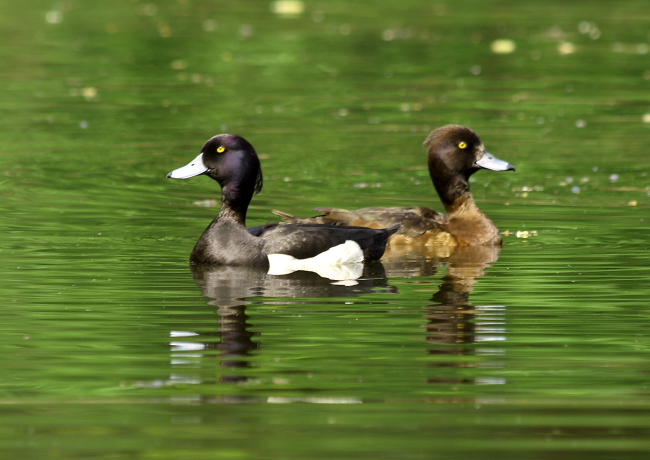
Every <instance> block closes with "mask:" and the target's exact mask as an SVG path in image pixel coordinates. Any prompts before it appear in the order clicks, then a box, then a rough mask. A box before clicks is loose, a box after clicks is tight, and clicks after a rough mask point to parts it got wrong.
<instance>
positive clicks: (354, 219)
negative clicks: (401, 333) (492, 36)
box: [274, 125, 515, 247]
mask: <svg viewBox="0 0 650 460" xmlns="http://www.w3.org/2000/svg"><path fill="white" fill-rule="evenodd" d="M424 145H425V146H427V147H428V148H429V174H430V176H431V180H432V181H433V186H434V187H435V189H436V191H437V192H438V195H439V196H440V200H441V201H442V204H443V205H444V206H445V210H446V211H447V214H446V215H445V214H442V213H439V212H436V211H434V210H432V209H429V208H425V207H406V206H401V207H392V208H381V207H372V208H363V209H358V210H356V211H348V210H346V209H335V208H317V209H315V210H316V211H319V212H321V213H322V214H321V215H320V216H317V217H312V218H307V219H300V218H297V217H294V216H292V215H290V214H286V213H283V212H280V211H274V212H275V213H276V214H277V215H279V216H280V217H281V218H282V219H283V220H285V221H288V222H317V223H324V224H334V225H358V226H363V227H370V228H384V227H388V226H390V225H394V224H397V223H400V224H402V227H401V229H400V230H399V231H398V232H397V234H396V235H395V236H393V237H391V239H390V241H389V245H390V246H394V245H401V244H407V245H415V244H422V245H426V246H434V245H436V246H438V245H446V246H450V247H456V246H475V245H499V244H501V234H500V233H499V229H498V228H497V226H496V225H494V223H493V222H492V221H491V220H490V219H489V218H488V217H487V216H486V215H485V214H484V213H483V212H482V211H481V210H480V209H479V208H478V206H477V205H476V202H475V201H474V197H473V196H472V194H471V192H470V189H469V182H468V180H469V178H470V176H471V175H472V174H474V173H475V172H476V171H478V170H479V169H490V170H492V171H514V170H515V167H514V166H513V165H511V164H510V163H507V162H505V161H502V160H499V159H497V158H495V157H494V156H492V155H491V154H490V153H488V152H487V151H486V150H485V147H484V146H483V143H482V142H481V140H480V139H479V137H478V136H477V135H476V133H475V132H474V131H472V130H471V129H469V128H466V127H464V126H458V125H447V126H443V127H441V128H438V129H436V130H435V131H433V132H432V133H431V134H430V135H429V137H427V139H426V141H425V142H424Z"/></svg>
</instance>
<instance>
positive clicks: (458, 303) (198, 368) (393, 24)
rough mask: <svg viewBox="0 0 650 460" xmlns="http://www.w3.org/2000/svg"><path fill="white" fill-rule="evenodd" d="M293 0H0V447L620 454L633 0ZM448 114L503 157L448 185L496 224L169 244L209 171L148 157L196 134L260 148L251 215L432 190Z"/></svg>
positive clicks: (635, 82)
mask: <svg viewBox="0 0 650 460" xmlns="http://www.w3.org/2000/svg"><path fill="white" fill-rule="evenodd" d="M301 5H302V6H303V7H304V10H303V11H302V13H299V14H297V15H294V16H290V15H289V16H287V15H282V14H279V13H277V12H274V11H273V9H272V7H271V4H270V2H267V1H257V0H256V1H248V2H228V1H224V2H210V1H198V0H197V1H195V0H178V1H176V0H174V1H172V0H168V1H158V2H144V1H118V2H113V3H111V5H110V6H106V5H103V4H99V3H98V4H96V5H86V4H85V3H84V2H74V1H69V2H60V3H56V4H53V3H51V2H44V1H37V0H30V1H29V2H27V4H25V3H24V2H23V3H21V4H20V5H19V4H18V3H15V2H9V1H0V6H1V7H2V8H0V11H2V13H1V14H0V34H1V37H2V43H3V45H2V46H1V47H0V62H1V64H0V78H1V79H2V82H3V85H0V108H2V110H3V113H4V115H5V116H3V117H2V119H1V120H0V141H1V142H0V145H1V147H0V153H1V156H0V158H1V161H2V163H1V165H2V174H3V179H2V180H1V181H0V191H1V192H2V197H3V199H2V201H1V202H0V210H1V211H2V216H3V217H2V219H0V229H1V231H2V235H3V236H2V241H1V242H0V255H1V256H2V257H0V279H2V281H1V282H0V289H1V292H2V298H3V299H4V308H3V309H2V310H1V312H0V318H1V320H0V324H1V326H0V330H1V331H2V333H1V334H0V344H1V346H2V351H3V353H2V354H1V356H2V358H0V366H1V368H2V369H3V371H2V373H1V375H0V405H1V406H0V407H1V408H0V450H1V451H2V452H3V453H4V455H5V456H6V457H7V458H19V457H21V458H38V459H44V458H104V457H106V458H114V457H120V458H151V457H154V458H169V459H174V458H178V459H181V458H182V459H186V458H190V457H192V458H251V459H259V458H323V459H325V458H355V459H362V458H461V457H462V458H466V457H467V456H468V455H471V456H480V457H481V458H488V459H489V458H494V459H503V458H518V459H521V458H546V457H548V456H553V458H559V459H564V458H566V459H569V458H570V459H576V458H590V459H614V458H616V459H621V458H630V459H631V458H639V459H642V458H647V455H648V452H649V451H650V442H649V441H648V439H650V437H649V431H650V423H649V422H648V420H650V417H649V415H650V390H649V389H648V385H649V384H650V378H649V376H648V351H649V348H650V339H648V336H649V335H648V324H650V314H649V313H648V310H647V299H648V296H649V294H650V291H649V289H648V287H647V285H648V283H647V280H648V275H649V273H648V272H649V269H648V265H649V264H648V255H647V254H648V243H647V235H648V207H649V205H650V197H649V193H650V183H649V182H648V176H647V174H648V169H649V163H648V160H647V154H646V148H645V146H646V144H647V134H648V129H649V128H650V124H649V123H648V121H650V99H649V97H648V94H650V93H649V92H648V85H650V67H649V66H648V52H649V46H650V44H649V43H648V40H649V36H648V28H647V24H648V19H649V18H648V17H647V16H648V14H647V12H646V10H647V5H646V4H645V3H644V2H640V1H636V0H625V1H619V2H615V3H612V2H605V1H596V2H591V3H590V4H589V5H588V6H586V5H582V4H580V5H578V4H576V5H571V4H567V2H551V3H545V4H544V5H540V4H538V3H534V2H523V3H522V2H510V1H505V0H503V1H497V2H490V3H489V4H487V3H485V2H479V1H472V0H464V1H462V2H436V3H430V2H420V1H407V2H401V3H400V4H399V5H396V4H395V3H394V2H388V1H378V2H374V3H373V5H372V7H369V6H368V5H367V4H365V3H360V2H326V3H319V2H304V3H302V4H301ZM276 9H277V7H276ZM498 40H506V41H505V42H503V41H501V42H498ZM513 44H514V50H512V45H513ZM509 49H510V50H512V51H511V52H504V51H508V50H509ZM495 50H496V51H497V52H495ZM447 123H460V124H465V125H468V126H470V127H472V128H473V129H475V130H476V131H477V132H478V133H479V135H480V136H481V138H482V140H483V141H484V143H485V145H486V147H487V148H488V149H489V150H490V151H491V152H492V153H493V154H495V155H496V156H498V157H499V158H502V159H504V160H507V161H509V162H511V163H513V164H515V165H516V166H517V171H516V172H515V173H500V174H499V173H491V172H489V171H481V172H479V173H477V174H476V175H475V176H474V178H473V182H472V184H471V185H472V190H473V192H474V195H475V197H476V199H477V202H478V203H479V205H480V206H481V208H482V209H483V210H484V211H485V212H486V213H487V214H488V215H490V216H491V217H492V218H493V220H494V221H495V222H496V223H497V225H498V226H499V228H500V229H501V230H502V231H504V232H505V235H504V246H503V248H502V250H501V251H479V250H476V251H468V252H464V253H457V254H454V255H452V256H451V257H450V258H440V257H430V256H431V255H429V257H425V256H423V255H422V254H388V255H387V257H386V258H385V260H384V261H383V263H382V264H378V265H374V266H372V267H368V268H367V269H366V272H364V275H363V276H362V278H361V279H360V280H359V283H358V284H356V285H353V286H343V285H335V284H332V281H331V280H328V279H324V278H321V277H319V276H317V275H315V274H312V273H294V274H292V275H287V276H271V275H266V274H265V273H260V272H259V271H251V270H245V269H242V270H239V269H228V268H226V269H205V270H201V269H195V270H192V269H191V268H190V266H189V264H188V263H187V258H188V256H189V253H190V251H191V249H192V247H193V244H194V242H195V241H196V239H197V238H198V236H199V235H200V233H201V232H202V231H203V229H204V228H205V226H206V225H207V224H208V223H209V221H210V220H211V219H212V218H213V217H214V215H215V214H216V212H217V208H216V207H214V206H212V207H210V206H205V205H206V204H207V205H210V204H211V202H210V201H208V200H215V199H216V200H218V186H217V184H216V183H214V182H213V181H210V180H209V179H207V178H205V177H199V178H195V179H192V180H188V181H167V180H165V175H166V173H167V172H169V171H171V170H172V169H175V168H177V167H179V166H182V165H184V164H186V163H187V162H188V161H189V160H191V159H192V158H194V157H195V156H196V154H197V153H198V152H199V150H200V148H201V146H202V145H203V143H204V142H205V140H207V139H208V138H209V137H211V136H212V135H215V134H218V133H220V132H224V131H225V132H235V133H237V134H240V135H243V136H244V137H246V138H247V139H248V140H249V141H251V142H252V143H253V145H255V147H256V149H257V150H258V152H259V153H260V156H261V158H262V167H263V169H264V174H265V187H264V190H263V192H262V193H261V194H260V195H258V196H256V197H255V199H254V201H253V203H252V206H251V209H250V212H249V219H248V223H249V224H250V225H259V224H262V223H264V222H267V221H269V220H273V218H274V216H273V215H272V214H271V212H270V211H271V210H273V209H282V210H284V211H287V212H290V213H293V214H297V215H303V216H307V215H310V214H311V213H312V211H311V209H312V208H315V207H318V206H328V205H335V206H339V207H362V206H370V205H382V204H386V205H427V206H433V207H435V208H437V209H440V205H439V203H438V200H437V197H436V196H435V193H434V191H433V188H432V187H431V185H430V181H429V178H428V172H427V170H426V163H425V152H424V149H423V147H422V146H421V144H422V142H423V140H424V139H425V137H426V135H427V134H428V133H429V132H430V131H431V130H432V129H433V128H435V127H437V126H441V125H444V124H447ZM197 203H198V205H197Z"/></svg>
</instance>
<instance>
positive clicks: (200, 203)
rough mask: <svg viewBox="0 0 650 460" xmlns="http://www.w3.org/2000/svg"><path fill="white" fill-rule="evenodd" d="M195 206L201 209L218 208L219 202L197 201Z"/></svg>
mask: <svg viewBox="0 0 650 460" xmlns="http://www.w3.org/2000/svg"><path fill="white" fill-rule="evenodd" d="M193 204H194V205H195V206H200V207H201V208H216V207H217V206H218V205H219V203H217V200H201V201H195V202H194V203H193Z"/></svg>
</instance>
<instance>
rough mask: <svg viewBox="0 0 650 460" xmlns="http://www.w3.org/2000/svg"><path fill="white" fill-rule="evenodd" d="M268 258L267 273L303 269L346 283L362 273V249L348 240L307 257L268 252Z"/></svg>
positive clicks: (278, 273)
mask: <svg viewBox="0 0 650 460" xmlns="http://www.w3.org/2000/svg"><path fill="white" fill-rule="evenodd" d="M268 258H269V265H270V266H269V272H268V273H269V275H287V274H289V273H293V272H295V271H299V270H303V271H310V272H314V273H317V274H318V275H320V276H321V277H323V278H327V279H331V280H336V281H341V282H344V283H345V284H348V282H349V281H353V280H356V279H358V278H360V277H361V275H362V274H363V263H362V262H363V251H362V250H361V247H360V246H359V245H358V244H357V243H355V242H354V241H350V240H348V241H346V242H345V243H343V244H339V245H338V246H335V247H333V248H331V249H329V250H327V251H325V252H323V253H321V254H319V255H317V256H315V257H310V258H308V259H296V258H294V257H292V256H290V255H287V254H269V255H268ZM353 284H356V283H353ZM348 285H350V284H348Z"/></svg>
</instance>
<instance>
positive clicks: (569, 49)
mask: <svg viewBox="0 0 650 460" xmlns="http://www.w3.org/2000/svg"><path fill="white" fill-rule="evenodd" d="M557 52H558V53H560V54H562V55H566V54H572V53H575V52H576V46H575V45H574V44H573V43H570V42H562V43H560V44H559V45H557Z"/></svg>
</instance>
